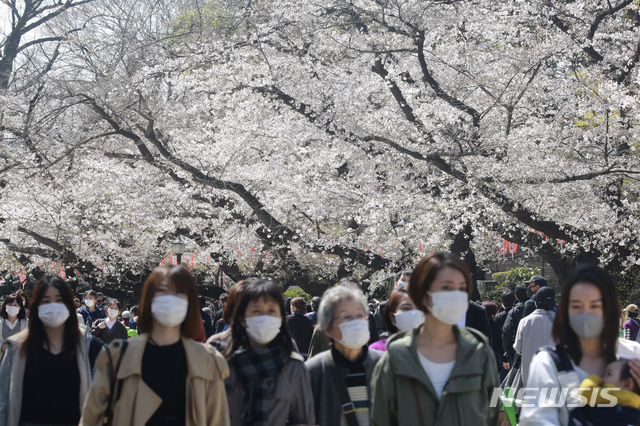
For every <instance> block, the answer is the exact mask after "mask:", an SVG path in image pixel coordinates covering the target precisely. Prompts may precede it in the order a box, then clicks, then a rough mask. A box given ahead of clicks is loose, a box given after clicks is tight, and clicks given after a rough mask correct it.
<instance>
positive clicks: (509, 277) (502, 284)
mask: <svg viewBox="0 0 640 426" xmlns="http://www.w3.org/2000/svg"><path fill="white" fill-rule="evenodd" d="M534 275H540V269H538V268H529V267H526V266H522V267H519V268H514V269H511V270H509V271H504V272H496V273H495V274H493V275H492V277H493V281H497V282H498V284H497V285H496V286H495V287H493V288H492V289H490V290H485V291H484V292H483V294H482V300H491V301H493V302H496V303H497V304H498V305H500V303H501V301H500V296H502V293H504V291H505V290H512V291H513V290H515V288H516V285H518V284H520V283H521V282H523V281H526V280H528V279H529V278H531V277H532V276H534Z"/></svg>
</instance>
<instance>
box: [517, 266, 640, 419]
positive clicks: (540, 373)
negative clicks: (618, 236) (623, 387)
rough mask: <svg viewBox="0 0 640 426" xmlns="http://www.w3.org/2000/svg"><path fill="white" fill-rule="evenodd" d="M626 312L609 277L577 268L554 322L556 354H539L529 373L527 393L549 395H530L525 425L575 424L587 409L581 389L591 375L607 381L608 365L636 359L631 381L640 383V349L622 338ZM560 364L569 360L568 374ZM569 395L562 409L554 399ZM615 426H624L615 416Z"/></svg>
mask: <svg viewBox="0 0 640 426" xmlns="http://www.w3.org/2000/svg"><path fill="white" fill-rule="evenodd" d="M621 310H622V307H621V306H620V301H619V299H618V293H617V291H616V287H615V285H614V283H613V280H612V279H611V276H610V275H609V274H608V273H607V272H605V271H604V270H602V269H601V268H599V267H598V266H596V265H581V266H579V267H578V268H576V270H575V271H574V272H573V273H572V274H571V275H570V276H569V278H568V279H567V282H566V283H565V285H564V286H563V288H562V295H561V296H560V302H559V303H558V310H557V312H556V315H555V318H554V321H553V326H552V329H551V335H552V337H553V339H554V340H555V341H556V342H557V345H556V347H555V350H554V349H550V348H548V349H549V350H542V351H540V352H538V353H537V354H536V355H535V356H534V357H533V360H532V361H531V366H530V367H529V377H528V378H527V388H531V389H534V388H535V389H544V390H545V393H544V394H543V395H542V396H541V398H542V399H539V398H533V394H532V393H531V392H528V395H530V396H529V400H530V401H533V402H534V403H533V404H531V405H529V404H527V405H524V406H523V407H522V409H521V412H520V422H519V424H521V425H566V424H569V416H570V409H569V407H577V406H579V405H584V404H583V403H581V401H580V399H579V397H576V394H577V392H576V388H579V387H580V384H581V382H582V381H583V380H584V379H586V378H587V376H589V375H591V374H596V375H598V376H600V377H603V376H604V373H605V367H606V365H607V364H608V363H610V362H612V361H615V360H616V358H617V357H622V358H630V359H631V361H630V362H629V364H630V366H631V375H632V376H633V377H634V379H635V380H636V381H638V380H639V379H640V375H639V374H638V373H640V360H638V358H640V344H638V343H636V342H633V341H630V340H626V339H623V338H618V327H619V318H620V312H621ZM554 358H555V359H558V360H564V361H565V362H564V365H565V366H567V367H568V368H564V369H563V368H558V366H557V365H556V363H555V361H554ZM563 391H565V392H567V397H566V398H565V399H564V401H562V402H560V403H558V401H559V398H554V397H551V395H560V394H561V392H563ZM536 396H537V395H536ZM615 408H616V409H622V408H624V407H615ZM602 409H606V408H604V407H603V408H602ZM597 410H601V408H598V409H597ZM610 414H615V413H613V412H612V413H610ZM634 417H635V418H634V420H633V421H629V422H628V423H629V424H636V421H637V415H634ZM611 420H612V424H621V423H618V422H616V421H615V420H616V416H615V415H613V416H612V417H611ZM624 424H627V422H625V423H624Z"/></svg>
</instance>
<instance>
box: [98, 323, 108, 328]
mask: <svg viewBox="0 0 640 426" xmlns="http://www.w3.org/2000/svg"><path fill="white" fill-rule="evenodd" d="M98 328H103V329H104V328H107V324H105V323H103V322H101V323H100V324H98Z"/></svg>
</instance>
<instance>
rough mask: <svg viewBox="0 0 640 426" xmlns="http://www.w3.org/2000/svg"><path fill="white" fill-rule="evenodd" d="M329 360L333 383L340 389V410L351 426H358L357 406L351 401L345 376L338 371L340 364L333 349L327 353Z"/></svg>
mask: <svg viewBox="0 0 640 426" xmlns="http://www.w3.org/2000/svg"><path fill="white" fill-rule="evenodd" d="M327 361H328V363H327V364H328V366H329V370H330V371H331V378H332V379H333V384H334V385H335V387H336V390H337V391H338V398H340V403H341V404H342V406H341V407H340V411H341V412H342V414H344V417H345V418H346V420H347V424H348V425H349V426H358V419H357V418H356V406H355V405H354V404H353V402H351V398H350V397H349V391H348V390H347V385H346V383H345V381H344V376H342V374H340V371H338V366H337V365H336V363H335V362H334V360H333V356H332V355H331V351H329V353H328V354H327Z"/></svg>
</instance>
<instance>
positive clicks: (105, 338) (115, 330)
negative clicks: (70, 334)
mask: <svg viewBox="0 0 640 426" xmlns="http://www.w3.org/2000/svg"><path fill="white" fill-rule="evenodd" d="M105 321H106V319H104V318H101V319H99V320H96V321H95V322H94V323H93V325H92V326H91V334H92V335H94V336H96V337H97V338H98V339H100V340H102V342H103V343H104V344H105V345H108V344H109V343H111V342H112V341H114V340H116V339H128V338H129V336H128V334H127V327H125V326H124V324H122V323H121V322H120V321H118V320H116V323H115V324H113V327H111V329H109V327H106V326H105V328H100V324H101V323H103V322H105Z"/></svg>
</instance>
